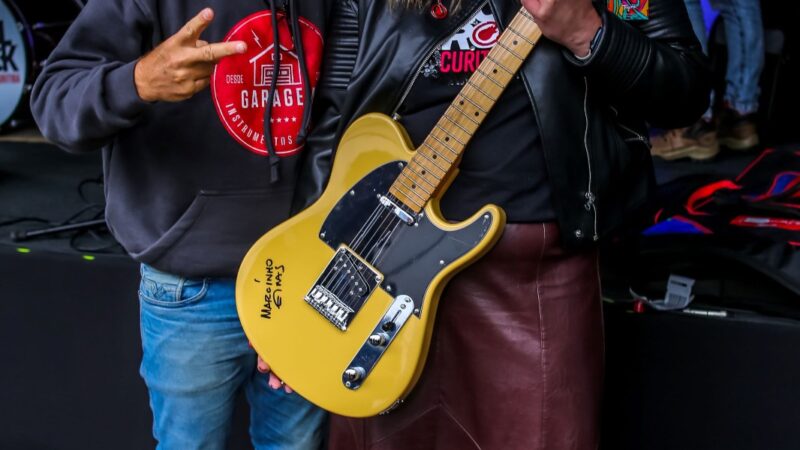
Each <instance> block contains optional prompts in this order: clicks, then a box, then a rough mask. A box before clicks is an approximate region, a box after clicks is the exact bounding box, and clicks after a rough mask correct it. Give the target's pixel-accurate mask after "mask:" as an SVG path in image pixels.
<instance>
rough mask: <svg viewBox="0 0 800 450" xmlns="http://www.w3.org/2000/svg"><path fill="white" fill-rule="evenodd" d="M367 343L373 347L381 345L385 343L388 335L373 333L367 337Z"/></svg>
mask: <svg viewBox="0 0 800 450" xmlns="http://www.w3.org/2000/svg"><path fill="white" fill-rule="evenodd" d="M368 340H369V343H370V344H372V345H374V346H375V347H381V346H383V345H386V341H388V340H389V336H388V335H387V334H386V333H375V334H373V335H372V336H370V337H369V339H368Z"/></svg>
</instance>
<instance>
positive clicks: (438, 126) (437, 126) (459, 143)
mask: <svg viewBox="0 0 800 450" xmlns="http://www.w3.org/2000/svg"><path fill="white" fill-rule="evenodd" d="M436 128H438V129H440V130H442V131H443V132H444V134H446V135H448V136H449V137H451V138H453V140H454V141H456V142H458V145H460V146H462V147H466V146H467V144H465V143H464V142H461V140H460V139H458V138H457V137H456V135H454V134H451V133H450V132H449V131H447V130H446V129H444V127H442V126H441V125H439V124H438V123H437V124H436Z"/></svg>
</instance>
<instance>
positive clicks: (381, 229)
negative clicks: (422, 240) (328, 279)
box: [333, 210, 400, 308]
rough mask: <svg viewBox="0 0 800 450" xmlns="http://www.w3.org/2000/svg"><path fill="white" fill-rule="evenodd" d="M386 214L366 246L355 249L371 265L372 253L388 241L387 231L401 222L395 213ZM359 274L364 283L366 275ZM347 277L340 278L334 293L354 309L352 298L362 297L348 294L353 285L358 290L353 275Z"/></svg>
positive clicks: (373, 228)
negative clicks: (383, 242) (382, 242)
mask: <svg viewBox="0 0 800 450" xmlns="http://www.w3.org/2000/svg"><path fill="white" fill-rule="evenodd" d="M385 212H386V213H385V214H383V218H382V219H381V222H380V224H379V225H377V226H375V225H373V226H372V227H371V230H370V231H371V233H370V234H371V236H370V237H369V239H367V241H366V245H365V246H363V247H362V249H361V250H358V249H357V248H354V250H355V251H356V253H357V254H358V255H360V256H361V257H362V258H363V259H364V260H365V261H367V262H369V263H370V264H373V263H372V261H370V257H369V255H370V253H372V251H373V250H374V248H375V247H376V246H377V245H378V244H379V243H380V242H381V239H384V240H386V239H388V235H386V232H387V230H388V229H389V228H391V227H395V228H396V224H397V223H398V222H400V219H399V217H397V216H396V215H395V214H394V213H393V212H391V211H388V210H385ZM387 219H389V223H388V224H387V223H386V221H387ZM393 222H394V223H393ZM376 236H377V240H375V238H376ZM384 236H386V237H384ZM367 248H369V251H367V252H366V253H364V250H365V249H367ZM373 265H374V264H373ZM367 270H368V271H369V272H368V275H371V272H372V271H371V270H370V269H367ZM358 273H359V274H360V275H361V278H362V281H363V278H365V277H364V274H363V273H362V272H361V271H360V270H358ZM347 275H348V274H347V273H344V276H343V277H342V278H340V279H339V280H337V283H336V285H335V286H334V291H333V293H334V295H336V296H337V297H338V298H339V299H340V300H342V301H344V302H345V303H346V304H347V305H348V306H349V307H351V308H353V306H354V305H353V304H352V303H351V301H350V299H352V297H353V296H355V297H356V300H359V298H360V297H359V296H358V294H356V291H355V290H351V291H350V292H348V288H349V287H350V284H353V286H352V287H353V288H354V289H356V288H355V285H354V283H353V282H352V280H353V275H351V276H350V280H348V279H347V278H348V276H347ZM343 280H344V281H345V284H342V285H340V283H341V281H343ZM348 282H349V283H348ZM345 298H348V300H347V301H345Z"/></svg>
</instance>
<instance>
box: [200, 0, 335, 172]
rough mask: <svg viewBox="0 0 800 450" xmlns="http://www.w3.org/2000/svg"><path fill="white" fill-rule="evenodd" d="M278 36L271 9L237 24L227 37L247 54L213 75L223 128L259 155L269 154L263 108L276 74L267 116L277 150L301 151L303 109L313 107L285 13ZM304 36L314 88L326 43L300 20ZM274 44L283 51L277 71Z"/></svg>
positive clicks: (222, 64) (220, 66)
mask: <svg viewBox="0 0 800 450" xmlns="http://www.w3.org/2000/svg"><path fill="white" fill-rule="evenodd" d="M277 17H278V36H279V38H280V39H279V40H280V42H278V43H277V44H276V43H275V42H273V31H272V18H271V12H270V11H262V12H258V13H255V14H253V15H250V16H248V17H247V18H245V19H244V20H242V21H241V22H239V23H238V24H237V25H236V26H235V27H233V29H232V30H231V31H230V32H229V33H228V35H227V36H226V37H225V41H226V42H229V41H244V42H246V43H247V52H246V53H244V54H241V55H233V56H229V57H227V58H224V59H223V60H222V61H220V62H219V64H217V67H216V68H215V69H214V73H213V74H212V75H211V96H212V98H213V99H214V104H215V105H216V108H217V114H218V115H219V118H220V120H221V121H222V123H223V125H225V129H227V130H228V133H230V135H231V136H233V137H234V139H236V140H237V141H238V142H239V143H240V144H242V145H243V146H244V147H245V148H247V149H248V150H250V151H252V152H254V153H257V154H259V155H267V154H268V152H267V146H266V143H265V141H264V139H265V137H264V112H265V110H266V105H267V103H268V99H269V88H270V84H271V82H272V78H273V77H275V78H276V80H277V82H276V87H275V93H274V96H273V100H272V114H271V117H270V118H269V121H270V131H271V134H272V141H273V145H274V147H275V152H276V153H277V154H278V155H279V156H284V157H285V156H291V155H294V154H296V153H297V152H299V151H300V149H301V147H302V146H301V145H300V144H298V142H297V134H298V133H299V132H300V126H301V123H302V121H303V111H304V110H305V108H306V107H308V106H310V104H311V101H310V99H307V98H305V89H304V87H303V75H302V72H301V70H300V60H299V58H298V54H297V52H296V49H295V48H294V44H293V43H292V35H291V33H290V32H289V24H288V23H287V19H286V17H285V15H284V14H283V13H278V14H277ZM299 22H300V30H301V32H300V34H301V35H302V36H300V40H301V42H302V45H303V52H304V56H305V60H306V66H307V68H308V77H309V82H310V83H311V92H313V89H314V88H315V87H316V85H317V80H318V79H319V70H320V63H321V61H322V50H323V41H322V34H320V32H319V29H318V28H317V27H316V26H314V24H313V23H311V22H309V21H308V20H306V19H304V18H302V17H301V18H299ZM275 45H277V46H278V49H279V54H280V69H279V70H278V73H277V74H275V73H274V72H275V71H274V67H275V66H274V62H275Z"/></svg>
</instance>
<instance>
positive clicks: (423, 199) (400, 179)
mask: <svg viewBox="0 0 800 450" xmlns="http://www.w3.org/2000/svg"><path fill="white" fill-rule="evenodd" d="M404 173H405V171H403V172H400V175H403V176H404V178H406V179H407V178H408V176H406V175H404ZM402 180H403V178H399V177H398V178H397V181H398V182H399V183H400V184H402V185H403V187H404V188H406V189H408V192H411V193H412V194H414V196H415V197H417V198H418V199H420V200H422V203H423V204H425V202H426V201H428V200H427V199H426V198H425V197H423V196H421V195H419V194H418V193H417V190H416V188H414V187H412V186H418V185H417V183H412V184H411V186H409V185H407V184H405V183H404V182H403V181H402ZM425 194H427V195H428V196H430V195H431V193H430V192H426V193H425Z"/></svg>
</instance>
